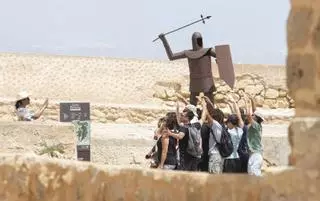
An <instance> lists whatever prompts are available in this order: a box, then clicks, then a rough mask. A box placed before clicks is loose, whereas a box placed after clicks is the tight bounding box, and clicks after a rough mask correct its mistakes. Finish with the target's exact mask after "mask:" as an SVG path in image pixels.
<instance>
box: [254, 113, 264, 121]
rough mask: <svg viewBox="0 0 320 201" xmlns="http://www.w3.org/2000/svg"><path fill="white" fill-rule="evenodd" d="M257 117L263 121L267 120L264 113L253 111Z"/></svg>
mask: <svg viewBox="0 0 320 201" xmlns="http://www.w3.org/2000/svg"><path fill="white" fill-rule="evenodd" d="M253 114H254V115H255V116H256V117H258V118H260V119H261V120H262V121H265V118H264V117H263V114H262V113H260V112H258V111H255V112H254V113H253Z"/></svg>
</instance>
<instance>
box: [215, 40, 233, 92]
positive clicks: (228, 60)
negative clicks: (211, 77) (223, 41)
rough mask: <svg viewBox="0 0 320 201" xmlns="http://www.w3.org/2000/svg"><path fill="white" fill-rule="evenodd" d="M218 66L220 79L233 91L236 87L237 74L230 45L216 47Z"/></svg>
mask: <svg viewBox="0 0 320 201" xmlns="http://www.w3.org/2000/svg"><path fill="white" fill-rule="evenodd" d="M215 52H216V59H217V65H218V70H219V75H220V79H222V80H223V81H225V82H226V84H227V85H229V86H230V88H231V89H233V87H234V83H235V74H234V67H233V62H232V57H231V51H230V46H229V45H217V46H215Z"/></svg>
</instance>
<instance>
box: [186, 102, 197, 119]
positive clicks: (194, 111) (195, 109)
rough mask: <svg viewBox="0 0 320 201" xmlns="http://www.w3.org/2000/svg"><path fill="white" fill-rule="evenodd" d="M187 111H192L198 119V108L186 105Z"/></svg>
mask: <svg viewBox="0 0 320 201" xmlns="http://www.w3.org/2000/svg"><path fill="white" fill-rule="evenodd" d="M185 109H187V110H189V111H191V112H192V113H193V114H194V116H196V117H198V113H197V107H196V106H194V105H191V104H188V105H186V107H185Z"/></svg>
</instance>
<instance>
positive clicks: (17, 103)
mask: <svg viewBox="0 0 320 201" xmlns="http://www.w3.org/2000/svg"><path fill="white" fill-rule="evenodd" d="M21 105H22V100H19V101H17V102H16V104H15V108H16V110H17V109H18V108H19V107H20V106H21Z"/></svg>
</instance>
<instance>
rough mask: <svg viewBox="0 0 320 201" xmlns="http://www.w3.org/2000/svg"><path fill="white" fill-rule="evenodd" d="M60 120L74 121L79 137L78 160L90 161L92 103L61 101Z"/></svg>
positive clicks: (77, 146) (75, 130)
mask: <svg viewBox="0 0 320 201" xmlns="http://www.w3.org/2000/svg"><path fill="white" fill-rule="evenodd" d="M60 122H72V123H73V125H74V132H75V135H76V137H77V145H76V153H77V160H80V161H90V160H91V152H90V144H91V122H90V103H80V102H65V103H60Z"/></svg>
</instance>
